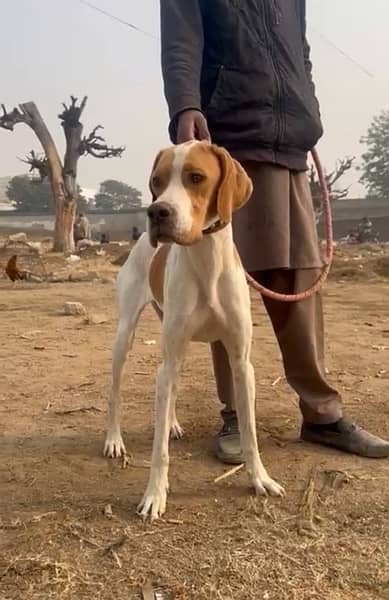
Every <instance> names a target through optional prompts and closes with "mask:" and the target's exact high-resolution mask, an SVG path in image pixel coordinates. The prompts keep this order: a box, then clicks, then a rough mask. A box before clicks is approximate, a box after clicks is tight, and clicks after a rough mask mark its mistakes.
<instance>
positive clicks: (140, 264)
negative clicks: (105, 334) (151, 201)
mask: <svg viewBox="0 0 389 600" xmlns="http://www.w3.org/2000/svg"><path fill="white" fill-rule="evenodd" d="M153 253H154V249H153V248H152V247H151V246H150V244H149V242H148V239H147V237H146V236H142V237H141V238H140V239H139V241H138V243H137V244H136V245H135V247H134V249H133V250H132V252H131V254H130V256H129V257H128V259H127V262H126V263H125V264H124V265H123V267H122V269H121V271H120V272H119V275H118V281H117V296H118V311H119V322H118V328H117V332H116V336H115V340H114V343H113V348H112V387H111V392H110V395H109V400H108V427H107V435H106V440H105V446H104V455H105V456H108V457H111V458H115V457H119V456H121V455H123V454H125V452H126V449H125V446H124V443H123V439H122V435H121V429H120V383H121V375H122V370H123V365H124V363H125V360H126V357H127V352H128V351H129V350H131V348H132V343H133V340H134V334H135V329H136V325H137V323H138V320H139V317H140V315H141V313H142V311H143V309H144V307H145V306H146V304H148V303H149V302H151V294H150V290H149V282H148V268H149V264H150V260H151V257H152V255H153Z"/></svg>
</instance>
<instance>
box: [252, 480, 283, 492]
mask: <svg viewBox="0 0 389 600" xmlns="http://www.w3.org/2000/svg"><path fill="white" fill-rule="evenodd" d="M253 484H254V488H255V493H256V494H257V496H267V495H268V494H270V496H281V497H284V496H285V490H284V488H283V487H282V486H281V485H280V484H279V483H277V482H276V481H274V479H272V478H271V477H262V478H259V477H257V478H256V479H254V481H253Z"/></svg>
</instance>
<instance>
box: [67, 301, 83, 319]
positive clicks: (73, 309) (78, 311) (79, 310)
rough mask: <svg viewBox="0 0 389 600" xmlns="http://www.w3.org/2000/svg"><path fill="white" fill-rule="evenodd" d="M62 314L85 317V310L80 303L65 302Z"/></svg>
mask: <svg viewBox="0 0 389 600" xmlns="http://www.w3.org/2000/svg"><path fill="white" fill-rule="evenodd" d="M63 312H64V314H65V315H68V316H73V317H76V316H79V315H86V308H85V306H84V305H83V304H81V302H65V304H64V307H63Z"/></svg>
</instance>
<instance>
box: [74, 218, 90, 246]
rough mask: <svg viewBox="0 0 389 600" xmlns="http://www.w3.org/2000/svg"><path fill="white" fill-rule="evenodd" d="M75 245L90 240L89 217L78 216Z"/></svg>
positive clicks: (75, 224) (75, 225) (75, 226)
mask: <svg viewBox="0 0 389 600" xmlns="http://www.w3.org/2000/svg"><path fill="white" fill-rule="evenodd" d="M73 235H74V243H75V244H76V246H77V244H78V242H80V241H81V240H89V239H90V238H91V229H90V225H89V221H88V219H87V217H86V216H85V215H84V214H83V213H79V214H78V215H77V216H76V219H75V222H74V229H73Z"/></svg>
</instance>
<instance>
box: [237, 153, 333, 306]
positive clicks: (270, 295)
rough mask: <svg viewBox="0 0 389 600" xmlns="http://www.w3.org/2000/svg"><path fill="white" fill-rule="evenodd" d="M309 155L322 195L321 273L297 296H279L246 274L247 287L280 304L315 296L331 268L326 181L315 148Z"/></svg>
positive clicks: (331, 251)
mask: <svg viewBox="0 0 389 600" xmlns="http://www.w3.org/2000/svg"><path fill="white" fill-rule="evenodd" d="M311 154H312V158H313V162H314V164H315V167H316V171H317V175H318V177H319V183H320V189H321V193H322V195H323V209H324V217H325V228H326V251H325V260H324V267H323V270H322V272H321V273H320V275H319V277H318V279H317V280H316V281H315V283H314V284H313V285H312V286H311V287H310V288H309V289H307V290H306V291H304V292H300V293H298V294H281V293H279V292H274V291H273V290H269V289H268V288H267V287H265V286H264V285H261V284H260V283H258V282H257V281H255V279H253V278H252V277H251V275H249V274H248V273H246V279H247V283H248V284H249V286H251V287H252V288H253V289H254V290H256V291H257V292H259V293H260V294H262V296H266V297H267V298H271V299H272V300H279V301H280V302H299V301H301V300H306V299H307V298H310V297H311V296H313V294H316V292H318V291H319V290H320V288H321V287H322V285H323V284H324V282H325V280H326V279H327V276H328V273H329V272H330V268H331V263H332V258H333V255H334V238H333V230H332V215H331V202H330V194H329V190H328V186H327V181H326V178H325V175H324V170H323V166H322V164H321V162H320V158H319V155H318V152H317V150H316V148H314V149H313V150H312V151H311Z"/></svg>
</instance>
